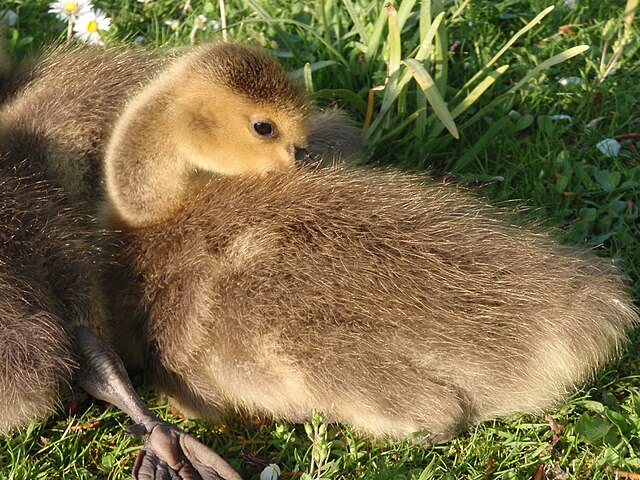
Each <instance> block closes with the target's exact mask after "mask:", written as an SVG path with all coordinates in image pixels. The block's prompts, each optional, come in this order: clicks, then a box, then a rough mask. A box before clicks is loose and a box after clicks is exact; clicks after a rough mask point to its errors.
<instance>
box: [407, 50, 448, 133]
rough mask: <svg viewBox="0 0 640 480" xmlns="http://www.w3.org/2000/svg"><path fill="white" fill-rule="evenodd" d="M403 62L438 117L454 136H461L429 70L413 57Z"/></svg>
mask: <svg viewBox="0 0 640 480" xmlns="http://www.w3.org/2000/svg"><path fill="white" fill-rule="evenodd" d="M403 63H404V64H405V65H406V66H407V67H409V69H410V70H411V73H412V75H413V78H415V80H416V82H418V85H420V88H421V89H422V91H423V92H424V94H425V96H426V97H427V101H428V102H429V105H431V108H433V111H434V113H435V114H436V116H437V117H438V119H439V120H440V121H441V122H442V124H443V125H444V126H445V127H446V129H447V130H449V133H451V135H452V136H453V137H454V138H460V134H459V133H458V129H457V128H456V124H455V122H454V121H453V118H452V117H451V113H450V112H449V109H448V108H447V105H446V103H444V99H443V98H442V95H440V92H439V91H438V89H437V87H436V84H435V82H434V80H433V78H431V75H429V72H427V71H426V70H425V69H424V67H423V66H422V64H421V63H420V62H418V61H417V60H415V59H413V58H408V59H406V60H404V61H403Z"/></svg>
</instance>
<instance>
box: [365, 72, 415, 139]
mask: <svg viewBox="0 0 640 480" xmlns="http://www.w3.org/2000/svg"><path fill="white" fill-rule="evenodd" d="M409 80H411V73H410V72H408V71H407V72H404V74H403V75H400V71H399V70H396V71H395V72H394V73H393V75H391V76H390V77H389V79H388V81H387V85H386V87H385V88H384V97H383V98H382V106H381V107H380V112H379V113H378V116H377V117H376V118H375V119H374V120H373V122H371V126H370V128H369V129H368V131H367V135H368V137H370V136H371V134H372V132H375V131H376V129H377V128H378V125H379V124H380V123H381V122H382V120H383V119H384V118H385V116H386V114H387V112H388V111H389V110H390V109H391V107H392V106H393V103H394V102H395V100H396V99H397V98H398V95H400V92H401V91H402V89H403V88H404V86H405V85H406V84H407V83H408V82H409Z"/></svg>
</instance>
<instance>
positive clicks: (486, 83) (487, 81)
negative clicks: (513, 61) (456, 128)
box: [451, 65, 509, 118]
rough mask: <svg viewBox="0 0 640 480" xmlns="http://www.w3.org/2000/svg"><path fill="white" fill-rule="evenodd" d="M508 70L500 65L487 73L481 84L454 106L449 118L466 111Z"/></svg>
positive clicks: (505, 66)
mask: <svg viewBox="0 0 640 480" xmlns="http://www.w3.org/2000/svg"><path fill="white" fill-rule="evenodd" d="M508 68H509V65H502V66H501V67H498V68H496V69H495V70H494V71H493V72H489V74H488V75H487V76H486V77H485V78H484V79H483V80H482V82H480V83H479V84H478V85H477V86H476V87H475V88H474V89H473V90H472V91H471V92H469V94H468V95H467V96H466V97H465V98H464V99H463V100H462V101H461V102H460V103H459V104H458V105H456V107H455V108H454V109H453V110H452V111H451V116H452V117H453V118H456V117H457V116H458V115H460V114H461V113H463V112H464V111H465V110H467V108H469V107H470V106H471V105H473V104H474V103H475V102H476V100H478V98H480V97H481V96H482V94H483V93H484V92H485V91H486V90H487V88H489V87H490V86H491V85H493V84H494V83H495V81H496V80H497V79H498V78H499V77H500V75H502V74H503V73H504V72H506V71H507V69H508Z"/></svg>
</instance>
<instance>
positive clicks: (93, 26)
mask: <svg viewBox="0 0 640 480" xmlns="http://www.w3.org/2000/svg"><path fill="white" fill-rule="evenodd" d="M97 31H98V22H96V21H95V20H90V21H88V22H87V32H89V33H95V32H97Z"/></svg>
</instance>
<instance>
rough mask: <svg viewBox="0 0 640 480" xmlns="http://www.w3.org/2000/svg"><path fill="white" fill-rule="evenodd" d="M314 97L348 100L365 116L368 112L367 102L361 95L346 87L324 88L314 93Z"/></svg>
mask: <svg viewBox="0 0 640 480" xmlns="http://www.w3.org/2000/svg"><path fill="white" fill-rule="evenodd" d="M313 96H314V98H326V99H329V100H333V99H338V100H344V101H345V102H348V103H349V104H350V105H351V106H352V107H354V108H356V109H357V110H358V112H360V114H361V115H362V116H363V117H364V116H365V115H366V114H367V102H365V101H364V100H363V99H362V97H360V95H358V94H357V93H355V92H352V91H351V90H348V89H346V88H324V89H322V90H318V91H317V92H314V93H313Z"/></svg>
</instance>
